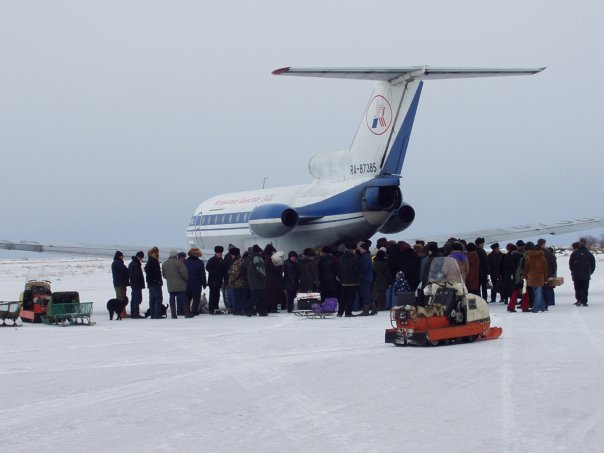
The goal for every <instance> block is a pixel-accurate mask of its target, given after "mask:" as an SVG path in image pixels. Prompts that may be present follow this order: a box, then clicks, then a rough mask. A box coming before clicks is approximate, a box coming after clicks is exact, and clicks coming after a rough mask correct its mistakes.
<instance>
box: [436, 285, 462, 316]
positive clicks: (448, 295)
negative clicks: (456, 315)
mask: <svg viewBox="0 0 604 453" xmlns="http://www.w3.org/2000/svg"><path fill="white" fill-rule="evenodd" d="M432 303H433V304H440V305H442V306H443V308H444V314H445V316H449V315H450V314H451V312H453V310H455V309H456V308H457V291H456V290H455V288H448V287H443V288H438V289H437V290H436V294H435V295H434V296H433V298H432Z"/></svg>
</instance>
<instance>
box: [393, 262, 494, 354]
mask: <svg viewBox="0 0 604 453" xmlns="http://www.w3.org/2000/svg"><path fill="white" fill-rule="evenodd" d="M429 260H430V261H429V262H428V263H427V264H426V265H427V266H429V268H428V269H427V279H426V281H425V284H424V285H423V286H422V288H421V289H419V290H418V294H417V296H416V294H415V293H401V294H398V295H397V306H395V307H393V308H392V309H391V310H390V323H391V325H392V328H390V329H386V334H385V341H386V343H393V344H395V345H397V346H402V345H421V346H425V345H432V346H436V345H438V344H447V343H456V342H472V341H474V340H477V339H483V340H493V339H495V338H498V337H499V336H500V335H501V334H502V332H503V330H502V329H501V327H491V318H490V316H489V307H488V304H487V302H486V301H485V300H484V299H483V298H481V297H480V296H477V295H474V294H470V293H469V292H468V290H467V288H466V285H465V282H464V280H463V277H462V275H461V272H460V270H459V267H458V265H457V261H456V260H455V259H454V258H451V257H435V258H430V259H429Z"/></svg>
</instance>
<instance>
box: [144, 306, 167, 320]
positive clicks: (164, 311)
mask: <svg viewBox="0 0 604 453" xmlns="http://www.w3.org/2000/svg"><path fill="white" fill-rule="evenodd" d="M149 316H151V309H150V308H147V311H146V312H145V318H148V317H149ZM161 317H162V318H167V317H168V306H167V305H164V304H161Z"/></svg>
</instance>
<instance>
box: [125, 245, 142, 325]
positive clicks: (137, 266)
mask: <svg viewBox="0 0 604 453" xmlns="http://www.w3.org/2000/svg"><path fill="white" fill-rule="evenodd" d="M144 257H145V254H144V253H143V252H142V251H139V252H136V255H134V256H133V257H132V261H131V262H130V264H129V265H128V279H129V280H130V288H131V291H132V294H131V299H132V300H131V301H130V315H131V317H132V319H140V318H144V316H141V314H140V304H141V303H142V301H143V289H145V276H144V275H143V265H142V261H143V258H144Z"/></svg>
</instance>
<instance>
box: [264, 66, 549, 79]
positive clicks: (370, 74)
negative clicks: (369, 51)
mask: <svg viewBox="0 0 604 453" xmlns="http://www.w3.org/2000/svg"><path fill="white" fill-rule="evenodd" d="M544 69H545V67H542V68H432V67H430V66H409V67H406V68H292V67H285V68H279V69H275V70H274V71H273V75H289V76H297V77H326V78H334V79H359V80H380V81H383V82H390V83H396V82H397V81H400V80H435V79H464V78H472V77H501V76H519V75H532V74H537V73H538V72H541V71H543V70H544Z"/></svg>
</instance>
